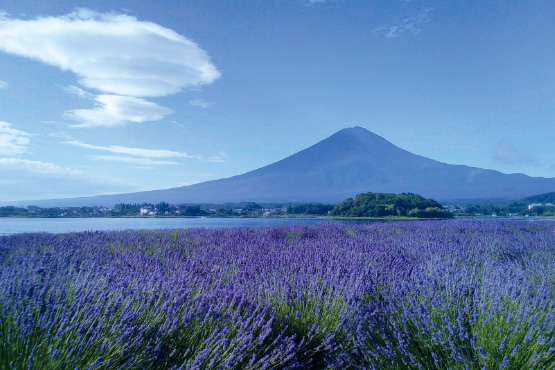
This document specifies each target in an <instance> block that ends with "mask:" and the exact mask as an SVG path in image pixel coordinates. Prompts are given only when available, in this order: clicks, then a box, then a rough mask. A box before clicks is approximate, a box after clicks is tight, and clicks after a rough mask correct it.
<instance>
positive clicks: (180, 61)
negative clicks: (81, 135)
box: [0, 9, 220, 127]
mask: <svg viewBox="0 0 555 370" xmlns="http://www.w3.org/2000/svg"><path fill="white" fill-rule="evenodd" d="M0 51H4V52H6V53H11V54H15V55H20V56H24V57H27V58H31V59H34V60H38V61H41V62H43V63H45V64H49V65H53V66H56V67H58V68H60V69H62V70H64V71H66V70H67V71H72V72H73V73H75V74H76V75H77V77H78V81H79V83H80V84H81V85H83V86H84V87H86V88H88V89H93V90H96V91H100V92H101V93H102V94H101V95H99V96H98V97H96V99H95V101H96V105H97V106H96V107H94V108H92V109H88V110H86V109H78V110H71V111H69V112H67V116H68V117H70V118H72V119H75V120H76V121H77V122H79V123H80V124H79V126H81V127H91V126H115V125H120V124H123V123H127V122H144V121H151V120H158V119H161V118H163V117H164V116H166V115H168V114H170V113H171V112H172V110H171V109H168V108H164V107H161V106H159V105H157V104H155V103H151V102H148V101H146V100H144V99H141V98H145V97H161V96H167V95H170V94H175V93H178V92H180V91H183V90H184V89H188V88H197V87H199V86H201V85H205V84H210V83H212V82H214V81H215V80H216V79H217V78H218V77H219V76H220V72H219V71H218V70H217V69H216V67H215V66H214V65H213V64H212V62H211V60H210V57H209V56H208V54H207V53H206V52H205V51H204V50H203V49H201V48H200V47H199V46H198V45H197V44H196V43H194V42H193V41H191V40H189V39H187V38H186V37H184V36H182V35H180V34H178V33H176V32H175V31H173V30H171V29H168V28H165V27H162V26H160V25H157V24H155V23H152V22H144V21H140V20H138V19H137V18H135V17H132V16H129V15H125V14H117V13H106V14H102V13H97V12H94V11H91V10H87V9H81V10H78V11H76V12H73V13H70V14H67V15H64V16H60V17H40V18H36V19H31V20H21V19H15V18H11V17H9V16H8V15H6V14H4V15H3V16H2V17H0ZM70 89H71V91H70V92H71V93H74V94H78V95H79V94H80V93H81V92H83V91H84V90H81V91H79V90H77V89H75V88H70ZM135 109H138V111H139V113H138V114H137V113H136V111H135Z"/></svg>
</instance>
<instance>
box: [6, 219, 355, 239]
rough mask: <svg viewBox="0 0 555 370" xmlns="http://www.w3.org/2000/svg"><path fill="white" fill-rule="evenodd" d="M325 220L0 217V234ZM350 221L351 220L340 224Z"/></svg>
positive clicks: (242, 225) (293, 223)
mask: <svg viewBox="0 0 555 370" xmlns="http://www.w3.org/2000/svg"><path fill="white" fill-rule="evenodd" d="M322 222H324V223H325V222H328V223H329V222H338V221H333V220H329V219H322V218H200V217H199V218H107V217H102V218H0V235H10V234H19V233H34V232H49V233H67V232H74V231H88V230H128V229H147V230H148V229H182V228H197V227H198V228H223V227H259V226H279V225H311V224H316V223H322ZM339 222H349V221H339Z"/></svg>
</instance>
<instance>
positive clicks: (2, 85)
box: [0, 80, 10, 89]
mask: <svg viewBox="0 0 555 370" xmlns="http://www.w3.org/2000/svg"><path fill="white" fill-rule="evenodd" d="M8 86H10V84H9V83H7V82H6V81H2V80H0V89H5V88H7V87H8Z"/></svg>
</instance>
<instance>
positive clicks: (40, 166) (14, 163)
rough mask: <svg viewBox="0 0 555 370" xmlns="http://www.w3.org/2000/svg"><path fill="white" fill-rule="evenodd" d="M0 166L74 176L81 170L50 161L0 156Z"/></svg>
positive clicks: (80, 173)
mask: <svg viewBox="0 0 555 370" xmlns="http://www.w3.org/2000/svg"><path fill="white" fill-rule="evenodd" d="M0 167H13V168H17V169H19V170H22V169H23V170H27V171H30V172H36V173H40V174H43V175H44V174H45V175H56V176H58V175H62V176H74V175H78V176H79V175H82V174H83V172H82V171H79V170H74V169H71V168H67V167H62V166H59V165H57V164H54V163H50V162H42V161H31V160H28V159H20V158H0Z"/></svg>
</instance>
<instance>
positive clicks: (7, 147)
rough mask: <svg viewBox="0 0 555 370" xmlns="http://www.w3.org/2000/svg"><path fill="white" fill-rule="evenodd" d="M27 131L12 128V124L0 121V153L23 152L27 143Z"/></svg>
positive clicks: (12, 153)
mask: <svg viewBox="0 0 555 370" xmlns="http://www.w3.org/2000/svg"><path fill="white" fill-rule="evenodd" d="M29 136H31V135H30V134H29V133H27V132H25V131H20V130H16V129H14V128H12V124H11V123H8V122H3V121H0V155H9V156H13V155H18V154H22V153H25V152H26V151H27V147H28V145H29Z"/></svg>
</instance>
